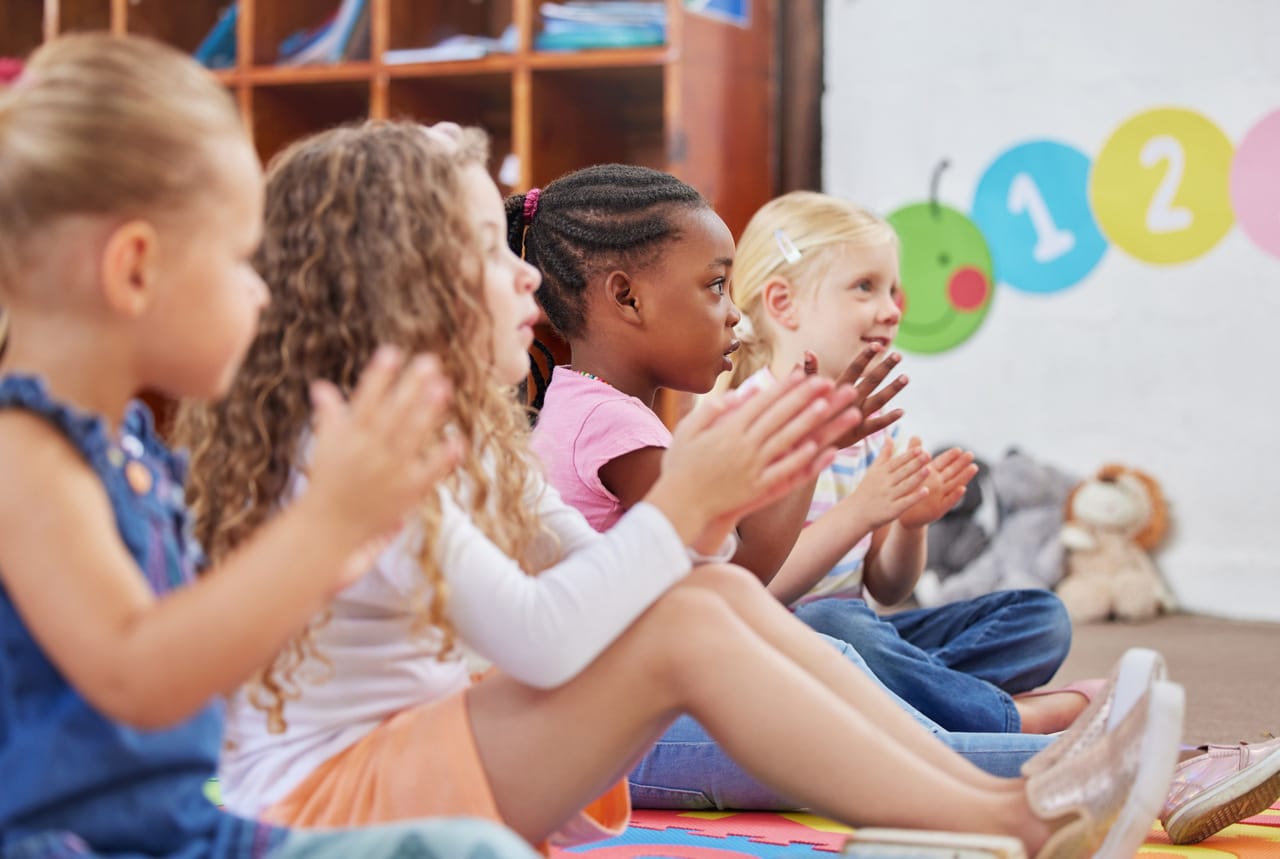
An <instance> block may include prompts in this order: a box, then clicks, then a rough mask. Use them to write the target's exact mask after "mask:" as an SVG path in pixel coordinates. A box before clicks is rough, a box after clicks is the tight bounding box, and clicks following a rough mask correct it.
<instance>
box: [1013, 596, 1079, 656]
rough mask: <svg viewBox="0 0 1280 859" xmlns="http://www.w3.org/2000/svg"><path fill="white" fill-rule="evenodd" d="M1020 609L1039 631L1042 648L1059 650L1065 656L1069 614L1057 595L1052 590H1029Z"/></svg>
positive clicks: (1068, 632) (1069, 637) (1068, 635)
mask: <svg viewBox="0 0 1280 859" xmlns="http://www.w3.org/2000/svg"><path fill="white" fill-rule="evenodd" d="M1022 611H1023V613H1024V615H1027V616H1029V617H1030V618H1031V620H1032V623H1031V625H1032V626H1033V627H1035V628H1036V629H1039V630H1040V631H1041V637H1042V646H1043V647H1044V649H1045V650H1046V651H1060V652H1061V653H1062V656H1063V658H1066V654H1067V651H1068V650H1070V649H1071V616H1070V615H1069V614H1067V607H1066V606H1065V605H1063V603H1062V600H1060V599H1059V598H1058V595H1057V594H1055V593H1054V592H1053V591H1047V590H1045V591H1040V590H1029V591H1027V592H1026V594H1025V602H1024V603H1023V605H1022Z"/></svg>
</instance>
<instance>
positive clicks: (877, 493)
mask: <svg viewBox="0 0 1280 859" xmlns="http://www.w3.org/2000/svg"><path fill="white" fill-rule="evenodd" d="M929 475H930V468H929V454H927V453H925V452H924V450H922V449H921V448H920V447H919V445H910V446H908V447H907V450H906V451H905V452H904V453H903V454H902V455H901V456H894V455H893V439H888V440H887V441H885V444H884V448H883V449H882V450H881V451H880V455H879V456H877V457H876V460H875V462H873V463H872V464H871V467H870V468H869V469H867V473H866V475H864V476H863V478H862V480H861V482H859V483H858V486H857V488H856V489H854V491H853V498H854V499H855V502H854V503H855V504H856V506H857V509H858V510H859V511H860V515H866V517H867V524H868V526H869V527H868V528H867V530H868V531H874V530H876V529H877V528H880V527H883V526H884V525H888V524H889V523H890V522H892V521H893V520H894V519H897V518H898V517H899V516H901V515H902V514H903V513H904V512H906V511H907V510H908V509H910V508H912V507H914V506H915V505H917V504H921V503H923V502H924V501H925V500H926V499H927V498H928V496H929V494H930V491H929V489H928V488H927V486H926V485H925V484H926V481H927V480H928V478H929Z"/></svg>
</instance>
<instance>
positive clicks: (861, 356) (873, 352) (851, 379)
mask: <svg viewBox="0 0 1280 859" xmlns="http://www.w3.org/2000/svg"><path fill="white" fill-rule="evenodd" d="M883 351H884V347H883V346H881V345H880V344H879V343H868V344H867V345H866V346H864V347H863V349H862V351H861V352H859V353H858V354H857V355H855V356H854V358H853V360H852V361H850V362H849V366H848V367H845V368H844V372H843V373H841V374H840V378H838V379H836V382H837V383H838V384H841V385H853V384H857V382H858V380H859V379H861V378H862V375H863V374H864V373H865V372H866V371H867V367H868V366H870V364H871V362H872V361H873V360H875V357H876V356H877V355H879V354H880V353H881V352H883Z"/></svg>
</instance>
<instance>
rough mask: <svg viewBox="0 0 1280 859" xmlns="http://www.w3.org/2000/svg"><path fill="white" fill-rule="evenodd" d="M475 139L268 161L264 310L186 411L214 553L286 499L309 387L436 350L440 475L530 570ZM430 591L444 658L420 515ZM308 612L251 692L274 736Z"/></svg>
mask: <svg viewBox="0 0 1280 859" xmlns="http://www.w3.org/2000/svg"><path fill="white" fill-rule="evenodd" d="M487 149H488V146H487V140H486V138H485V137H484V135H483V133H482V132H480V131H478V130H474V129H467V130H465V131H464V132H463V134H462V137H461V139H460V140H459V142H458V145H457V146H456V148H454V147H450V146H449V145H447V144H443V143H441V142H440V141H439V140H437V139H435V138H433V137H432V136H430V135H428V134H427V133H425V132H424V130H423V128H422V127H421V126H418V125H415V124H412V123H403V122H370V123H366V124H363V125H360V126H349V127H343V128H337V129H334V130H331V131H327V132H324V133H321V134H318V135H316V136H314V137H311V138H309V139H306V140H303V141H301V142H299V143H296V144H294V145H293V146H292V147H290V148H289V149H287V150H285V151H284V152H282V153H281V154H280V155H279V156H277V157H276V159H275V160H274V161H273V162H272V164H271V165H270V168H269V170H268V174H267V188H266V220H265V232H264V239H263V243H262V247H261V248H260V250H259V251H258V254H257V257H256V260H255V264H256V267H257V269H258V272H259V273H260V274H261V275H262V277H263V279H264V280H265V281H266V283H267V287H268V289H269V290H270V293H271V303H270V305H269V306H268V307H267V308H266V309H265V310H264V311H263V316H262V320H261V323H260V326H259V330H258V333H257V337H256V339H255V340H254V343H253V345H252V346H251V347H250V350H249V353H248V355H247V356H246V358H245V361H244V364H243V366H242V367H241V369H240V372H239V373H238V375H237V376H236V379H235V381H234V383H233V385H232V388H231V391H230V393H229V394H228V395H227V397H226V398H225V399H224V400H223V401H221V402H219V403H214V404H208V405H205V404H186V405H184V406H183V407H182V409H181V410H180V413H179V416H178V425H177V435H178V440H179V442H180V443H184V444H186V445H187V446H189V447H190V449H191V478H190V483H189V487H188V501H189V503H190V504H191V507H192V511H193V513H194V516H195V522H196V537H197V538H198V539H199V540H200V541H201V543H202V544H203V545H204V546H205V548H206V551H207V552H208V554H209V557H210V559H211V560H212V561H214V562H217V561H220V560H222V559H224V558H225V557H226V556H227V555H228V554H230V553H231V552H233V551H234V550H235V549H236V547H237V546H239V545H240V544H241V543H242V542H244V540H245V539H246V538H248V537H249V535H250V534H252V533H253V532H254V531H255V530H256V529H258V528H259V527H261V526H262V525H263V524H264V523H265V522H267V521H268V520H269V519H270V518H271V517H272V516H273V515H275V514H276V513H277V512H278V511H279V510H280V509H281V508H282V506H283V505H284V504H285V503H287V501H288V498H287V497H286V496H287V494H288V492H289V488H290V485H291V481H292V479H293V477H294V475H295V474H296V473H298V472H300V471H301V470H303V468H304V466H305V463H303V462H302V461H300V457H301V455H302V452H301V450H300V445H301V442H302V441H303V439H304V438H305V434H306V433H307V431H308V427H309V425H310V422H311V404H310V401H309V397H308V386H309V384H310V382H311V381H312V380H314V379H317V378H321V379H327V380H329V381H330V382H333V383H334V384H335V385H337V386H338V387H339V388H340V389H342V390H343V391H345V392H348V393H349V392H351V391H352V390H353V389H354V387H355V385H356V382H357V379H358V377H359V375H360V371H361V369H362V368H363V367H364V366H365V364H366V363H367V362H368V360H369V359H370V357H371V356H372V355H373V352H374V350H375V349H376V348H377V347H378V345H380V344H391V345H394V346H397V347H399V348H400V349H402V350H403V351H404V352H406V353H407V354H414V353H420V352H433V353H435V354H436V355H437V356H438V357H439V358H440V361H441V363H442V365H443V367H444V371H445V374H446V375H447V377H448V378H449V380H450V381H451V382H452V384H453V387H454V397H453V404H452V406H451V413H452V414H451V421H450V432H457V434H458V435H459V436H460V437H461V439H463V440H464V441H465V442H466V452H465V453H464V455H463V458H462V461H461V462H460V464H459V466H458V468H457V469H456V470H455V472H454V474H453V476H452V477H451V478H450V479H449V484H450V485H449V488H450V489H451V490H452V491H453V493H454V497H456V498H458V499H459V503H463V504H465V505H467V506H468V507H469V512H470V513H471V515H472V518H473V519H474V520H475V521H476V523H477V525H478V526H479V527H480V528H481V529H482V530H483V531H484V533H485V534H486V535H487V536H488V537H489V538H490V539H491V540H492V541H493V542H494V543H495V544H496V545H497V546H498V547H499V548H500V549H502V550H503V551H504V552H505V553H506V554H507V555H509V556H510V557H512V558H515V559H516V560H517V561H519V562H520V563H521V565H522V566H523V567H524V568H525V569H526V570H530V571H534V570H533V568H532V563H531V553H532V547H533V544H534V540H535V537H536V536H537V535H538V534H539V533H540V531H541V524H540V522H539V520H538V518H537V515H536V513H535V512H534V510H533V509H532V505H529V504H526V503H524V498H523V496H524V494H525V491H526V489H527V488H528V487H529V486H530V479H531V478H532V476H533V472H534V469H535V467H536V466H535V464H534V460H533V459H532V456H531V455H530V454H529V453H528V442H527V436H528V431H529V430H528V425H529V422H528V416H527V413H526V411H525V409H524V408H523V407H522V406H520V405H519V404H518V403H517V402H516V399H515V397H514V396H513V392H512V391H511V390H510V389H509V388H507V387H504V386H503V385H501V384H500V383H499V382H497V381H496V380H495V379H494V377H493V374H492V369H491V367H492V355H491V354H490V352H491V347H490V344H491V342H492V341H491V336H490V328H491V322H490V318H489V314H488V311H487V309H486V307H485V305H484V301H483V290H482V282H481V279H482V277H483V265H482V263H481V259H482V257H481V254H480V253H479V252H478V250H477V248H478V245H477V243H476V238H475V237H474V236H473V234H472V233H473V231H472V229H471V226H470V219H469V217H468V213H467V210H466V207H465V204H464V205H459V202H458V201H459V200H463V199H465V195H464V193H463V191H462V185H461V181H460V175H459V170H460V168H461V167H462V166H464V165H467V164H475V163H479V164H483V163H484V162H485V160H486V158H487ZM420 512H421V526H422V532H423V541H422V549H421V552H420V555H419V559H418V560H419V562H420V565H421V568H422V573H423V576H422V587H421V589H420V592H419V594H418V595H417V598H416V599H413V600H412V601H411V602H412V605H411V606H410V610H411V612H412V614H413V616H414V621H415V629H416V630H417V631H418V633H419V634H428V633H429V634H430V635H432V636H434V637H435V639H436V641H437V642H438V647H437V648H436V653H437V658H440V659H445V658H448V657H450V656H453V655H454V654H455V652H456V649H455V641H456V639H455V632H454V630H453V627H452V625H451V624H450V622H449V620H448V617H447V615H446V611H445V607H446V602H447V593H446V589H445V583H444V580H443V574H442V571H441V569H440V567H439V564H438V563H437V562H436V559H435V557H434V551H433V548H434V544H435V539H434V538H435V536H436V534H437V533H438V531H439V527H440V521H441V511H440V506H439V500H438V499H437V498H434V497H433V499H432V500H431V502H429V503H426V504H424V505H423V507H422V508H421V511H420ZM323 622H324V620H323V618H320V619H317V620H315V621H313V622H312V624H311V625H310V626H309V627H308V628H307V629H305V630H304V631H303V632H302V633H300V634H299V635H298V636H296V637H295V638H294V639H293V640H292V641H291V642H290V643H289V644H288V645H287V647H286V648H285V649H284V650H283V651H282V652H281V653H280V654H279V655H278V656H277V657H276V659H275V661H274V662H273V663H272V665H271V666H269V667H268V668H267V669H266V670H265V671H263V672H262V674H261V676H260V677H259V678H258V680H257V682H256V683H255V684H253V685H252V686H251V687H250V695H249V697H250V700H251V701H252V702H253V703H254V705H255V706H257V707H259V708H260V709H263V710H265V711H266V712H267V717H268V727H269V729H270V730H271V731H273V732H279V731H283V730H284V728H285V721H284V715H283V710H284V705H285V702H286V701H287V700H289V699H290V698H294V697H297V695H298V693H299V684H300V683H301V682H310V681H311V680H313V679H314V676H313V675H315V674H316V672H315V671H314V669H315V663H314V662H313V663H311V664H310V665H311V668H312V670H311V671H308V672H307V673H306V674H305V676H304V675H303V674H301V673H300V669H302V668H303V666H304V664H307V663H308V660H309V659H314V660H316V661H317V662H318V663H319V665H320V666H325V665H327V663H326V662H325V660H324V657H323V654H321V653H319V652H318V649H317V647H316V644H315V641H314V631H315V629H316V628H317V626H318V624H321V623H323Z"/></svg>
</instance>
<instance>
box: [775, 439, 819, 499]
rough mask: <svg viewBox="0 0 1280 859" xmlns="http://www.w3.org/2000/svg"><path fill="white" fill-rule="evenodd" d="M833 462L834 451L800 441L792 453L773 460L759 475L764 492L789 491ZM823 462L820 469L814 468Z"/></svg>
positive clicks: (810, 442) (809, 442)
mask: <svg viewBox="0 0 1280 859" xmlns="http://www.w3.org/2000/svg"><path fill="white" fill-rule="evenodd" d="M834 460H835V451H834V450H831V449H830V448H827V449H825V450H823V449H819V448H818V446H817V445H816V444H814V443H813V442H812V441H802V442H800V444H798V445H796V446H795V448H793V449H792V451H791V452H790V453H788V454H786V455H784V456H781V457H779V458H778V459H776V460H774V461H773V462H772V463H771V464H770V465H769V466H767V467H766V468H765V469H764V471H763V472H761V474H760V482H761V483H762V484H763V485H764V487H766V489H765V491H773V490H782V489H783V488H784V487H785V488H787V489H789V488H790V487H791V486H794V485H796V484H797V483H799V482H800V480H802V479H807V478H809V477H816V476H817V475H818V474H819V473H821V472H822V469H823V468H826V467H827V465H830V464H831V463H832V462H833V461H834ZM823 461H824V462H825V463H826V465H823V466H822V468H816V469H815V468H814V466H815V465H816V464H817V462H823Z"/></svg>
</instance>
